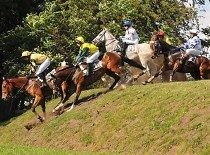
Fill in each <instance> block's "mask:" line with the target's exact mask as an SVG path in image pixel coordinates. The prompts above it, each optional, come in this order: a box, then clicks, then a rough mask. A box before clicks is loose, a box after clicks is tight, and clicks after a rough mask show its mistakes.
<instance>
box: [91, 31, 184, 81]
mask: <svg viewBox="0 0 210 155" xmlns="http://www.w3.org/2000/svg"><path fill="white" fill-rule="evenodd" d="M102 42H104V43H105V48H106V51H107V52H116V49H118V48H120V45H119V41H118V40H117V39H116V38H115V37H114V36H113V35H112V34H111V33H110V32H109V31H108V30H107V29H106V28H104V29H103V30H102V31H101V32H100V33H99V34H98V35H97V36H96V37H95V38H94V39H93V41H92V43H94V44H100V43H102ZM153 55H154V52H153V50H152V49H151V47H150V44H147V43H141V44H137V45H129V46H128V48H127V50H126V56H127V57H128V58H129V59H131V60H134V61H137V62H139V63H141V64H142V66H143V67H145V68H146V70H147V71H148V73H149V76H151V74H154V73H156V72H157V71H158V70H159V69H160V68H161V67H162V66H163V59H164V58H163V56H160V57H158V58H156V59H152V58H151V57H152V56H153ZM169 74H170V73H168V72H166V73H165V74H164V75H163V76H162V80H163V81H169ZM138 77H139V76H138ZM138 77H136V78H138ZM175 80H178V81H183V80H186V76H185V74H180V73H176V75H175Z"/></svg>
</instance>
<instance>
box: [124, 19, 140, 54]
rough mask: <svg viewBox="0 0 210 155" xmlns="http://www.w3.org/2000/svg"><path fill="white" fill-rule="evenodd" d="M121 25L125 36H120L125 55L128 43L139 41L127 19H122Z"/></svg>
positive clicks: (133, 43) (132, 43)
mask: <svg viewBox="0 0 210 155" xmlns="http://www.w3.org/2000/svg"><path fill="white" fill-rule="evenodd" d="M123 26H124V28H125V30H126V31H125V36H122V37H121V39H122V42H123V49H122V52H123V54H124V55H125V53H126V49H127V47H128V45H135V44H138V43H139V36H138V34H137V32H136V30H135V29H134V28H133V27H132V23H131V22H130V21H129V20H126V21H124V22H123Z"/></svg>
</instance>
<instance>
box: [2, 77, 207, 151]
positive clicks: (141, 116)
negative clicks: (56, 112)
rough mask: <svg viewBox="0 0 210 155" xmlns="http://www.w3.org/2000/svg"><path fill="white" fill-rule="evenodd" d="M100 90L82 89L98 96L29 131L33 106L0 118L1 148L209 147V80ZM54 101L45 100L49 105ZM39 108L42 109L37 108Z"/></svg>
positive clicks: (106, 148)
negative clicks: (30, 109) (24, 110)
mask: <svg viewBox="0 0 210 155" xmlns="http://www.w3.org/2000/svg"><path fill="white" fill-rule="evenodd" d="M104 90H105V89H94V90H88V91H84V92H82V95H81V97H80V99H84V98H87V97H88V96H91V95H95V96H97V97H96V98H95V99H91V100H89V101H86V102H82V103H81V105H79V106H77V107H76V108H75V109H73V110H72V111H71V112H69V113H64V114H62V115H60V116H59V117H53V118H50V119H49V120H47V121H46V122H45V123H39V124H38V125H37V126H36V127H35V128H33V129H32V130H30V131H27V130H25V129H24V128H23V126H24V125H25V124H27V123H28V122H30V121H31V119H34V118H35V117H34V115H33V114H32V112H31V111H28V112H26V113H25V114H23V115H21V116H19V117H17V118H13V119H11V120H9V121H7V122H2V123H1V124H0V139H1V141H0V145H1V146H3V147H1V150H2V149H3V150H4V149H5V150H6V151H4V152H7V151H11V152H12V151H13V150H14V147H16V148H17V150H20V151H21V150H26V152H27V151H28V150H27V149H28V147H29V148H30V147H31V146H33V148H34V150H36V149H37V150H38V151H40V154H41V153H42V152H45V151H46V148H54V150H52V152H53V151H57V150H56V149H62V151H63V152H62V151H58V152H60V153H64V154H65V153H68V152H66V150H67V151H81V152H83V151H85V153H90V154H91V153H94V152H95V153H96V154H99V153H101V154H208V153H209V151H210V81H208V80H205V81H190V82H173V83H158V84H151V85H146V86H141V85H139V86H137V85H136V86H132V87H128V88H126V89H124V90H118V89H116V90H114V91H111V92H108V93H106V94H100V92H102V91H104ZM72 100H73V98H71V99H70V100H69V102H68V103H70V102H71V101H72ZM58 101H59V99H56V100H52V101H50V102H48V103H47V111H48V112H50V111H51V110H52V108H53V107H54V106H55V104H56V103H57V102H58ZM37 109H38V112H39V113H40V112H41V110H40V109H41V108H37ZM4 146H7V147H4ZM8 146H14V147H12V148H10V147H8ZM18 146H20V147H18ZM22 146H27V147H22ZM63 149H64V150H63ZM32 150H33V149H32ZM32 150H31V151H32ZM49 151H51V149H49ZM21 153H22V152H21ZM11 154H12V153H11ZM22 154H24V153H22ZM31 154H33V151H32V153H31ZM47 154H48V153H47ZM49 154H53V153H49ZM56 154H58V153H56ZM58 155H59V154H58Z"/></svg>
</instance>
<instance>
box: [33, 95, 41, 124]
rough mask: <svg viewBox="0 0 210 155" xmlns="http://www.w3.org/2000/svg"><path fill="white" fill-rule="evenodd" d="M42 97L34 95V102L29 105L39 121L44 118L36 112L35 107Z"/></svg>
mask: <svg viewBox="0 0 210 155" xmlns="http://www.w3.org/2000/svg"><path fill="white" fill-rule="evenodd" d="M42 99H43V97H42V96H35V99H34V103H33V105H32V107H31V110H32V112H33V113H34V114H35V115H36V117H37V119H39V120H40V121H41V122H43V121H44V120H43V119H42V117H41V116H40V115H39V114H38V113H37V112H36V107H37V106H38V105H39V104H40V102H41V100H42Z"/></svg>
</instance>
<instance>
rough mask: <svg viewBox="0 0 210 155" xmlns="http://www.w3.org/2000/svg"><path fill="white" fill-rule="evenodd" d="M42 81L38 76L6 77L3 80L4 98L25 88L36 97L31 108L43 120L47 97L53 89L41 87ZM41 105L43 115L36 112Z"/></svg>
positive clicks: (12, 95)
mask: <svg viewBox="0 0 210 155" xmlns="http://www.w3.org/2000/svg"><path fill="white" fill-rule="evenodd" d="M40 86H41V82H40V81H39V80H38V78H27V77H14V78H7V79H6V78H4V79H3V82H2V99H5V100H7V99H8V98H9V97H14V96H15V95H14V94H17V93H18V92H19V91H21V90H25V91H26V92H27V93H28V94H30V95H31V96H33V97H34V102H33V104H32V107H31V110H32V112H33V113H34V114H35V116H36V117H37V119H38V120H40V121H41V122H43V121H44V120H45V118H46V112H45V110H46V106H45V98H46V97H47V96H50V95H52V89H50V88H49V87H44V88H41V87H40ZM38 105H41V107H42V112H43V117H41V116H40V115H39V114H38V113H37V112H36V107H37V106H38Z"/></svg>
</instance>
